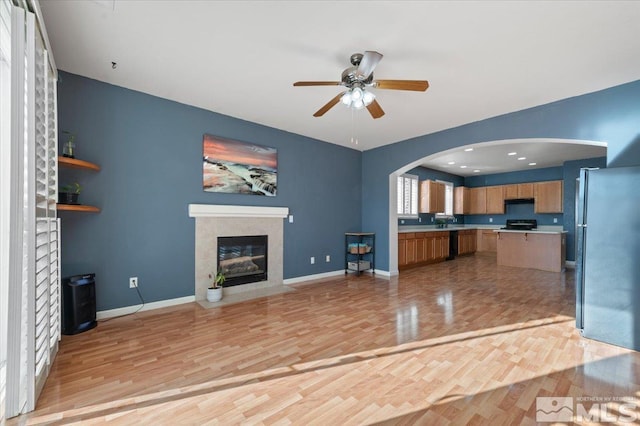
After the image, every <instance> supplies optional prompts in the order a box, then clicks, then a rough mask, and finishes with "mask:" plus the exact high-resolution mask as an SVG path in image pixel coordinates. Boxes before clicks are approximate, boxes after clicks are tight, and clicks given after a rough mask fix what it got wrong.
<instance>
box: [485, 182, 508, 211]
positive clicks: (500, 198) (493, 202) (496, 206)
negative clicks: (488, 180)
mask: <svg viewBox="0 0 640 426" xmlns="http://www.w3.org/2000/svg"><path fill="white" fill-rule="evenodd" d="M503 190H504V188H503V186H502V185H498V186H487V189H486V191H487V194H486V197H487V200H486V206H487V209H486V212H487V214H504V192H503Z"/></svg>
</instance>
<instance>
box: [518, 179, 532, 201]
mask: <svg viewBox="0 0 640 426" xmlns="http://www.w3.org/2000/svg"><path fill="white" fill-rule="evenodd" d="M518 198H533V183H532V182H530V183H519V184H518Z"/></svg>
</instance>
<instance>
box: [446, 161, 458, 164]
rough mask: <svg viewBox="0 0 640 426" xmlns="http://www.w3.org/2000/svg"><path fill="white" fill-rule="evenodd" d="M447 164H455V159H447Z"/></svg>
mask: <svg viewBox="0 0 640 426" xmlns="http://www.w3.org/2000/svg"><path fill="white" fill-rule="evenodd" d="M447 164H456V162H455V161H449V162H448V163H447Z"/></svg>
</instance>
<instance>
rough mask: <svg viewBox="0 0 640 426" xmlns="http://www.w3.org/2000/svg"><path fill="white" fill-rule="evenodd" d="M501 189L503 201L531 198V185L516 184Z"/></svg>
mask: <svg viewBox="0 0 640 426" xmlns="http://www.w3.org/2000/svg"><path fill="white" fill-rule="evenodd" d="M503 187H504V199H505V200H518V199H523V198H533V183H518V184H512V185H503Z"/></svg>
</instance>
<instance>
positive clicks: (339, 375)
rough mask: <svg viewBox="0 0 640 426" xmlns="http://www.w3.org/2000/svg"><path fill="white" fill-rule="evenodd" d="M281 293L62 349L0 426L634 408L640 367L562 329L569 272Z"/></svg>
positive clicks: (113, 331)
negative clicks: (589, 404)
mask: <svg viewBox="0 0 640 426" xmlns="http://www.w3.org/2000/svg"><path fill="white" fill-rule="evenodd" d="M295 288H296V291H294V292H290V293H286V294H280V295H275V296H271V297H268V298H262V299H258V300H253V301H248V302H243V303H239V304H235V305H231V306H224V307H221V308H213V309H203V308H202V307H201V306H199V305H198V304H197V303H190V304H185V305H181V306H177V307H172V308H165V309H160V310H155V311H147V312H143V313H139V314H136V315H133V316H129V317H124V318H119V319H114V320H112V321H109V322H105V323H101V324H99V326H98V327H97V328H96V329H93V330H91V331H88V332H85V333H82V334H79V335H76V336H64V337H63V339H62V343H61V347H60V351H59V353H58V356H57V359H56V361H55V364H54V366H53V370H52V372H51V375H50V377H49V379H48V381H47V383H46V385H45V388H44V391H43V393H42V396H41V397H40V400H39V402H38V406H37V410H36V411H35V412H33V413H31V414H30V415H28V416H22V417H20V418H18V419H13V420H12V421H10V422H9V424H16V423H29V424H43V423H46V424H67V423H72V422H79V423H82V424H102V423H111V424H132V425H133V424H138V425H139V424H145V425H146V424H153V425H157V424H171V425H181V424H197V425H200V424H223V425H228V424H240V423H244V424H282V425H284V424H300V425H309V424H319V425H348V424H374V423H380V424H429V425H431V424H491V425H498V424H534V423H535V419H536V397H540V396H560V397H565V396H573V397H585V396H594V397H640V386H639V384H640V356H639V355H640V354H639V353H637V352H634V351H630V350H625V349H621V348H618V347H615V346H611V345H607V344H604V343H599V342H596V341H592V340H587V339H583V338H581V337H580V334H579V333H578V331H577V330H576V329H575V328H574V280H573V272H572V271H569V272H567V273H553V272H542V271H535V270H527V269H517V268H510V267H497V266H496V260H495V257H491V256H489V257H487V256H482V255H475V256H469V257H461V258H457V259H456V260H454V261H450V262H444V263H441V264H436V265H430V266H426V267H422V268H418V269H414V270H408V271H404V272H402V273H401V275H400V277H396V278H393V279H391V280H387V279H383V278H374V277H372V276H370V275H362V276H359V277H357V276H353V275H349V276H348V277H337V278H334V279H327V280H323V281H321V282H317V283H313V284H304V285H297V286H295ZM634 413H636V414H637V413H638V411H637V410H636V411H634Z"/></svg>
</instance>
